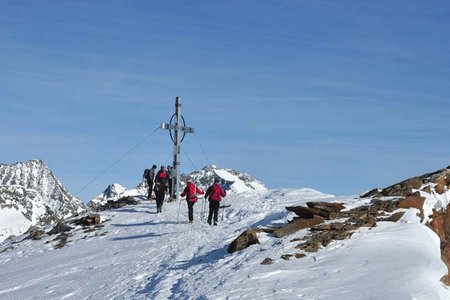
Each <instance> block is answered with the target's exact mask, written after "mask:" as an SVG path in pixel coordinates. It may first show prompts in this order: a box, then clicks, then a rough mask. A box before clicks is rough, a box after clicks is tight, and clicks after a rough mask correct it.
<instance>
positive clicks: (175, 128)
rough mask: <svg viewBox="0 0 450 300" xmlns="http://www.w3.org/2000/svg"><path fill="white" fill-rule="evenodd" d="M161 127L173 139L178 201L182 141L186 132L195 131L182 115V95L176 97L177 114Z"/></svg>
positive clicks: (177, 196) (175, 190)
mask: <svg viewBox="0 0 450 300" xmlns="http://www.w3.org/2000/svg"><path fill="white" fill-rule="evenodd" d="M161 129H166V130H169V133H170V138H171V139H172V141H173V170H172V172H173V173H172V174H174V175H175V180H172V187H174V189H173V188H172V191H174V192H175V195H176V198H177V202H178V201H179V200H180V149H181V142H182V141H183V140H184V137H185V136H186V133H194V128H192V127H186V122H185V121H184V118H183V116H182V115H181V97H175V114H173V115H172V117H171V118H170V122H169V123H162V124H161Z"/></svg>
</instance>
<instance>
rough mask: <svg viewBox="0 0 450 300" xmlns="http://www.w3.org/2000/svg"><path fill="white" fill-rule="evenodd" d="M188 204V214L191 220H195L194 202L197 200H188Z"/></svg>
mask: <svg viewBox="0 0 450 300" xmlns="http://www.w3.org/2000/svg"><path fill="white" fill-rule="evenodd" d="M186 202H187V204H188V214H189V221H194V204H195V202H189V201H187V200H186Z"/></svg>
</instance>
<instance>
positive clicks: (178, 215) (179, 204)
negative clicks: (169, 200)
mask: <svg viewBox="0 0 450 300" xmlns="http://www.w3.org/2000/svg"><path fill="white" fill-rule="evenodd" d="M180 208H181V199H180V202H179V203H178V214H177V224H178V222H179V220H180Z"/></svg>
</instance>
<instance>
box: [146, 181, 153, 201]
mask: <svg viewBox="0 0 450 300" xmlns="http://www.w3.org/2000/svg"><path fill="white" fill-rule="evenodd" d="M147 184H148V195H147V198H152V191H153V180H151V179H150V180H147Z"/></svg>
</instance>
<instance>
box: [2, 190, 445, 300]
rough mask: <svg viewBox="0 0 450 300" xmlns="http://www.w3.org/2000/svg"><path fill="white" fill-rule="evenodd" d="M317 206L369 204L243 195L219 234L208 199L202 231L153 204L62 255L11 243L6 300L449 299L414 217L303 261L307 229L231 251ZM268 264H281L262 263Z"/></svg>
mask: <svg viewBox="0 0 450 300" xmlns="http://www.w3.org/2000/svg"><path fill="white" fill-rule="evenodd" d="M316 200H325V201H339V202H344V203H346V204H347V205H348V206H349V207H351V206H357V205H358V204H359V205H360V204H361V202H360V200H359V199H358V198H355V197H339V198H333V197H332V196H331V195H326V194H322V193H319V192H317V191H314V190H311V189H301V190H291V189H282V190H272V191H267V192H264V191H259V192H247V193H241V194H234V195H230V196H228V197H226V200H225V204H231V207H229V208H226V209H224V210H221V211H220V216H219V226H209V225H208V224H206V223H205V222H201V220H200V217H201V207H202V201H203V200H202V199H200V200H199V202H197V204H196V205H195V207H194V210H195V218H196V222H195V223H194V224H188V223H187V206H186V204H185V203H184V202H182V203H181V205H180V206H179V204H177V203H174V202H172V203H165V204H164V208H163V213H162V214H156V213H155V211H156V207H155V203H154V202H148V201H143V202H142V203H141V204H139V205H136V206H127V207H123V208H121V209H117V210H111V211H104V212H101V214H102V219H109V221H107V222H105V223H104V224H105V226H104V227H103V228H102V229H100V230H98V231H96V232H92V233H84V232H83V231H82V230H81V228H79V230H77V231H75V233H74V235H73V236H71V237H69V241H70V242H69V243H68V244H67V245H66V246H65V247H64V248H62V249H59V250H54V249H53V246H54V244H55V243H56V242H52V241H51V240H52V239H54V236H52V237H46V238H44V239H43V240H41V241H32V240H24V241H23V242H21V243H17V244H14V245H11V244H5V243H3V244H2V245H1V247H0V252H1V251H2V249H4V248H5V247H9V246H13V247H14V249H12V250H7V251H5V252H3V253H1V254H0V268H1V270H2V272H1V273H0V299H260V298H261V299H450V292H449V290H448V289H447V288H446V287H445V286H444V285H443V284H442V283H441V282H440V281H439V279H440V278H441V277H442V276H443V275H444V274H445V273H446V271H447V270H446V267H445V265H444V264H443V262H442V261H441V260H440V251H439V239H438V237H437V236H436V235H435V234H434V233H433V232H432V231H431V230H430V229H428V228H427V227H425V226H424V225H422V224H420V220H418V218H417V217H416V216H415V215H414V214H410V215H407V217H404V219H402V220H401V222H399V223H388V222H379V225H378V226H377V227H375V228H373V229H371V230H369V229H361V230H358V231H357V232H356V233H354V234H353V235H352V237H351V238H350V239H347V240H344V241H336V242H333V243H332V244H331V245H329V246H328V247H327V248H324V249H321V250H319V252H317V253H307V256H306V257H304V258H301V259H293V260H289V261H285V260H282V259H281V258H280V256H281V255H283V254H293V253H297V252H298V251H297V250H296V249H295V246H296V245H297V243H296V242H290V240H292V239H294V238H299V237H302V236H304V235H305V234H306V233H307V230H302V231H299V232H297V233H295V234H292V235H289V236H286V237H284V238H281V239H276V238H273V237H271V236H270V235H267V234H260V235H259V238H260V242H261V243H260V244H259V245H253V246H251V247H249V248H247V249H245V250H243V251H240V252H237V253H234V254H228V253H227V251H226V248H227V247H228V245H229V243H230V242H231V241H232V240H233V239H234V238H236V237H237V236H238V235H239V234H240V233H242V232H243V231H244V230H245V229H246V228H248V227H255V226H263V225H268V224H276V223H284V222H286V220H288V219H290V218H292V217H293V214H291V213H289V212H287V211H286V210H285V208H284V207H285V206H289V205H305V203H306V202H307V201H316ZM179 207H180V216H179V221H180V222H179V223H178V224H177V216H178V208H179ZM207 210H208V209H206V211H207ZM222 218H223V221H222ZM47 241H50V242H49V243H46V242H47ZM266 257H271V258H272V259H274V260H275V264H273V265H269V266H267V265H261V264H260V263H261V261H262V260H263V259H264V258H266Z"/></svg>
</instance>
